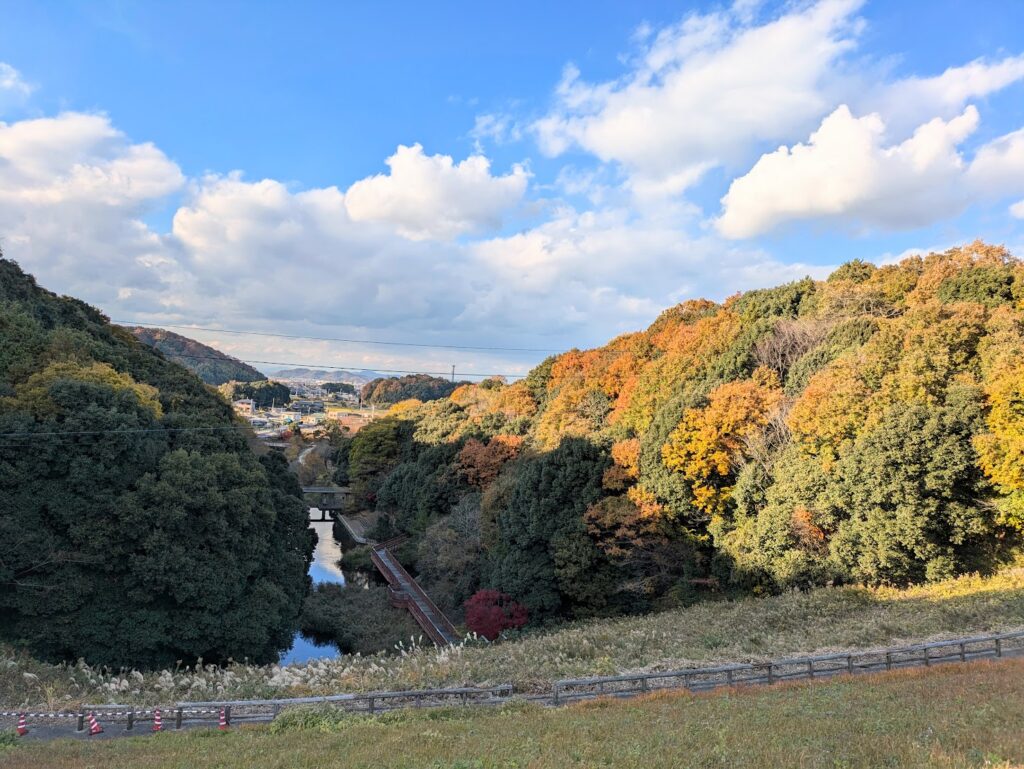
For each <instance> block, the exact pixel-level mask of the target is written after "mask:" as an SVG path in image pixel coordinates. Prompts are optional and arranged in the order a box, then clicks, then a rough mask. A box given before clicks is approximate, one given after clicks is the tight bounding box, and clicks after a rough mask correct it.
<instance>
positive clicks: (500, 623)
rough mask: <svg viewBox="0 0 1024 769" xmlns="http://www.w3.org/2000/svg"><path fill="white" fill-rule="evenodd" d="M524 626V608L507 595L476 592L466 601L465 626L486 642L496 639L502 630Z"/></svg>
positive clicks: (488, 591)
mask: <svg viewBox="0 0 1024 769" xmlns="http://www.w3.org/2000/svg"><path fill="white" fill-rule="evenodd" d="M525 624H526V607H525V606H523V605H522V604H521V603H517V602H516V601H513V600H512V596H510V595H508V594H507V593H500V592H498V591H497V590H489V589H486V590H478V591H477V592H476V594H475V595H474V596H473V597H472V598H470V599H469V600H468V601H466V626H467V627H468V628H469V629H470V630H472V631H473V632H474V633H476V634H477V635H482V636H483V637H484V638H486V639H487V640H488V641H493V640H494V639H495V638H497V637H498V636H499V635H500V634H501V631H502V630H507V629H509V628H520V627H522V626H523V625H525Z"/></svg>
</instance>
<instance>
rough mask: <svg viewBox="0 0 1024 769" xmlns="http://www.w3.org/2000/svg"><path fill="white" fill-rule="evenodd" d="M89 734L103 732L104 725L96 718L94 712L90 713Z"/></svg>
mask: <svg viewBox="0 0 1024 769" xmlns="http://www.w3.org/2000/svg"><path fill="white" fill-rule="evenodd" d="M89 734H90V736H91V735H93V734H103V727H102V726H100V722H99V721H97V720H96V715H95V714H94V713H90V714H89Z"/></svg>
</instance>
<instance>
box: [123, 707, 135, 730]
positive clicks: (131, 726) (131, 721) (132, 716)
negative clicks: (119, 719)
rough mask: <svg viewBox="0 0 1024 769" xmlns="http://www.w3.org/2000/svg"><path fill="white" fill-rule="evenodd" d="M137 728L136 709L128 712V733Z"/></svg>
mask: <svg viewBox="0 0 1024 769" xmlns="http://www.w3.org/2000/svg"><path fill="white" fill-rule="evenodd" d="M134 728H135V708H132V709H131V710H129V711H128V725H127V726H126V727H125V730H126V731H129V732H130V731H131V730H132V729H134Z"/></svg>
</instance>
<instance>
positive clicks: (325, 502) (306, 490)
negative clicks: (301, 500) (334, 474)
mask: <svg viewBox="0 0 1024 769" xmlns="http://www.w3.org/2000/svg"><path fill="white" fill-rule="evenodd" d="M348 494H349V489H348V486H303V487H302V495H303V496H304V497H305V499H306V502H307V504H309V506H310V507H315V508H317V509H318V510H319V511H320V517H319V518H311V519H310V520H315V521H332V520H334V516H335V515H340V514H341V512H342V511H343V510H344V509H345V503H346V501H347V499H348Z"/></svg>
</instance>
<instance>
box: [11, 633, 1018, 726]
mask: <svg viewBox="0 0 1024 769" xmlns="http://www.w3.org/2000/svg"><path fill="white" fill-rule="evenodd" d="M1022 655H1024V630H1020V631H1014V632H1009V633H999V634H994V635H987V636H973V637H968V638H955V639H950V640H946V641H933V642H930V643H925V644H914V645H911V646H901V647H893V648H887V649H876V650H871V651H862V652H848V653H840V654H826V655H818V656H811V657H793V658H786V659H781V660H773V661H770V662H754V663H743V664H736V665H719V666H716V667H706V668H684V669H681V670H668V671H657V672H647V673H635V674H625V675H615V676H599V677H595V678H568V679H562V680H559V681H555V682H554V683H553V684H552V688H551V690H550V692H549V693H543V694H532V695H529V696H527V697H525V699H529V700H532V701H536V702H540V703H543V704H549V705H555V706H558V705H564V704H568V703H571V702H577V701H580V700H585V699H593V698H596V697H634V696H637V695H640V694H645V693H647V692H652V691H659V690H664V689H687V690H689V691H695V692H697V691H707V690H711V689H716V688H719V687H725V686H757V685H771V684H775V683H778V682H781V681H791V680H800V679H806V680H809V679H817V678H828V677H831V676H836V675H844V674H846V675H849V674H858V673H873V672H879V671H885V670H896V669H902V668H915V667H928V666H931V665H937V664H943V663H964V662H970V661H974V660H982V659H998V658H1001V657H1004V656H1022ZM515 695H516V693H515V690H514V688H513V685H512V684H501V685H499V686H490V687H475V686H469V687H459V688H447V689H412V690H408V691H394V692H389V691H379V692H366V693H358V694H356V693H353V694H333V695H327V696H321V697H292V698H286V699H265V700H216V701H210V702H178V703H175V704H174V705H172V706H168V707H159V706H146V707H135V706H130V705H111V704H105V705H83V706H81V707H80V708H78V709H76V710H73V711H61V712H43V713H40V712H29V711H27V709H26V710H17V709H15V708H6V709H3V710H0V720H4V719H10V720H13V719H14V718H17V717H18V716H21V715H25V716H27V717H29V718H31V719H35V720H37V721H49V720H51V719H52V720H55V721H58V722H59V721H61V720H64V722H65V723H66V722H67V720H70V719H75V720H76V722H77V731H78V732H80V733H81V732H83V731H84V729H85V718H86V716H87V715H88V714H89V713H95V714H96V716H97V718H99V719H101V720H102V721H104V722H106V723H121V722H124V723H125V724H126V727H125V728H126V730H128V731H130V730H132V729H133V728H134V727H135V726H136V725H137V724H138V723H139V722H142V721H153V719H154V716H155V714H156V711H157V710H160V712H161V714H162V716H163V718H164V720H165V721H166V722H167V723H168V724H169V727H170V728H173V729H181V728H183V727H184V726H186V725H190V724H196V723H210V722H216V721H217V720H218V718H223V720H224V722H225V723H227V724H230V723H233V722H237V721H241V722H246V721H271V720H273V719H274V718H275V717H276V716H277V715H278V714H279V713H280V712H281V711H282V710H284V709H286V708H290V707H298V706H306V705H330V706H332V707H337V708H341V709H344V710H346V711H349V712H353V713H365V714H367V715H373V714H376V713H381V712H385V711H389V710H396V709H402V708H436V707H448V706H452V705H462V706H475V705H500V704H502V703H504V702H507V701H508V700H509V699H511V698H512V697H513V696H515ZM519 696H522V695H519Z"/></svg>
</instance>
